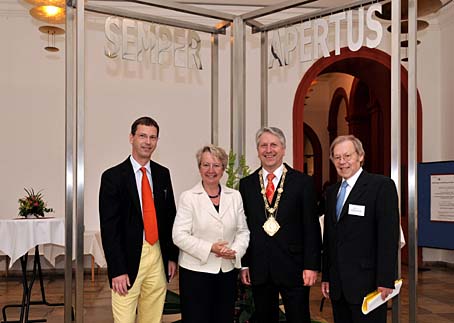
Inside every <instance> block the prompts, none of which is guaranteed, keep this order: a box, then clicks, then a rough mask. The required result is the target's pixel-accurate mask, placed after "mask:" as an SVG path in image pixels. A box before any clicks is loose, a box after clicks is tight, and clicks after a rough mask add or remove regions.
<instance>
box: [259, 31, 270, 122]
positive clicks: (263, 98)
mask: <svg viewBox="0 0 454 323" xmlns="http://www.w3.org/2000/svg"><path fill="white" fill-rule="evenodd" d="M267 125H268V32H267V31H264V32H261V33H260V126H261V127H265V126H267Z"/></svg>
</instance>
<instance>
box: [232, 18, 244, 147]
mask: <svg viewBox="0 0 454 323" xmlns="http://www.w3.org/2000/svg"><path fill="white" fill-rule="evenodd" d="M244 31H245V25H244V21H243V19H242V18H241V17H236V18H235V19H234V20H233V26H232V30H231V32H232V35H231V40H232V43H231V50H232V55H231V77H230V84H231V91H230V104H231V117H230V145H231V148H232V150H233V152H235V153H236V154H237V156H241V155H244V151H245V130H246V113H245V103H246V100H245V88H246V75H245V67H246V50H245V48H246V38H245V35H244Z"/></svg>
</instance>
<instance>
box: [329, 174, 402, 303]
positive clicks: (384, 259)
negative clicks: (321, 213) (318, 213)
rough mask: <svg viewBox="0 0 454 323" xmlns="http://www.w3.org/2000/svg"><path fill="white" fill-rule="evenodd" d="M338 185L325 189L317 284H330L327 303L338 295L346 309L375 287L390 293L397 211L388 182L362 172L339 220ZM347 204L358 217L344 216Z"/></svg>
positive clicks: (385, 179)
mask: <svg viewBox="0 0 454 323" xmlns="http://www.w3.org/2000/svg"><path fill="white" fill-rule="evenodd" d="M339 187H340V183H337V184H334V185H332V186H331V187H329V188H328V190H327V203H326V204H327V208H326V213H325V226H324V237H323V265H322V267H323V269H322V272H323V274H322V281H327V282H329V283H330V298H332V299H334V300H338V299H339V298H340V296H341V292H342V293H343V294H344V296H345V298H346V300H347V301H348V302H349V303H351V304H360V303H362V300H363V297H364V296H366V295H367V294H368V293H370V292H372V291H374V290H376V289H377V287H379V286H381V287H388V288H394V280H395V279H396V278H397V277H396V266H397V249H398V238H399V209H398V198H397V191H396V186H395V185H394V182H393V181H392V180H391V179H390V178H388V177H385V176H382V175H375V174H369V173H367V172H366V171H364V170H363V171H362V173H361V175H360V176H359V178H358V180H357V182H356V183H355V186H353V188H352V190H351V192H350V194H349V196H348V198H347V200H346V201H345V203H344V207H343V209H342V211H341V215H340V218H339V221H337V220H336V199H337V193H338V191H339ZM349 205H362V206H365V212H364V216H358V215H351V214H349Z"/></svg>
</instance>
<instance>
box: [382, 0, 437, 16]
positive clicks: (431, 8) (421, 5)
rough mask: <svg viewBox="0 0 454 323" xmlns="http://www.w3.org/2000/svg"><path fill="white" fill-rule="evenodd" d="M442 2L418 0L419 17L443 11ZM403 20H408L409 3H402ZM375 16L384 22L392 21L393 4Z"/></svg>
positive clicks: (386, 5) (388, 4) (384, 6)
mask: <svg viewBox="0 0 454 323" xmlns="http://www.w3.org/2000/svg"><path fill="white" fill-rule="evenodd" d="M442 6H443V3H442V2H441V0H418V13H417V16H418V17H424V16H427V15H430V14H432V13H435V12H437V11H438V10H440V9H441V7H442ZM400 10H401V19H405V20H406V19H408V1H401V9H400ZM375 15H376V16H377V17H378V18H380V19H384V20H391V2H388V3H385V4H384V5H383V6H382V13H378V12H376V13H375Z"/></svg>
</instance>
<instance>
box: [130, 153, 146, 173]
mask: <svg viewBox="0 0 454 323" xmlns="http://www.w3.org/2000/svg"><path fill="white" fill-rule="evenodd" d="M129 160H130V161H131V164H132V168H133V169H134V173H137V172H138V171H139V170H140V169H141V168H142V167H145V168H146V169H147V173H149V174H151V168H150V161H148V162H147V164H146V165H145V166H142V165H140V164H139V163H138V162H137V160H135V159H134V157H132V155H131V156H129Z"/></svg>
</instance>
